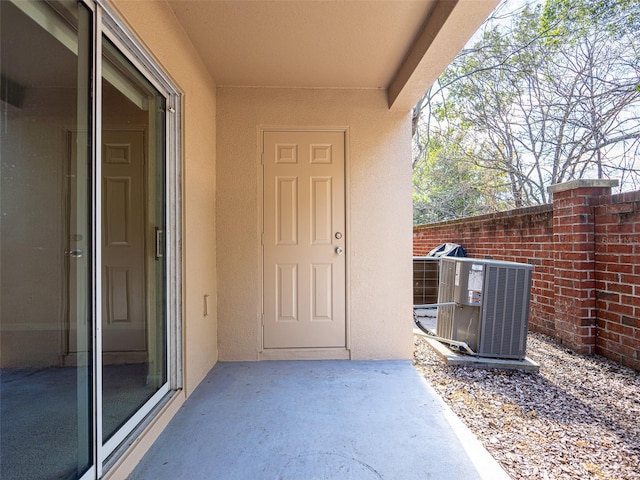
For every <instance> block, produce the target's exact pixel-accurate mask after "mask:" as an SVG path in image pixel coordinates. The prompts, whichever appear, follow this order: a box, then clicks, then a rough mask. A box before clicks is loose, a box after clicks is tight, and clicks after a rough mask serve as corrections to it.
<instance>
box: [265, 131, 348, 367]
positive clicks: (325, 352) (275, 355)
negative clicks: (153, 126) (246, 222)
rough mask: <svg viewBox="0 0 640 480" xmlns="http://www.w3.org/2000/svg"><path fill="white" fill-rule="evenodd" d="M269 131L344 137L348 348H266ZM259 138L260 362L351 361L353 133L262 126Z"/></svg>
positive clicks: (346, 323) (346, 325)
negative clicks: (266, 141) (265, 160)
mask: <svg viewBox="0 0 640 480" xmlns="http://www.w3.org/2000/svg"><path fill="white" fill-rule="evenodd" d="M267 132H337V133H342V134H343V135H344V210H345V212H344V213H345V232H344V233H345V292H344V303H345V312H344V314H345V348H268V349H265V348H264V335H263V315H264V242H263V238H262V237H263V234H264V206H265V205H264V166H263V160H262V158H263V151H264V134H265V133H267ZM256 136H257V142H256V145H257V147H258V148H257V149H256V155H257V161H256V165H257V167H256V168H257V170H258V190H259V191H258V212H259V213H258V231H257V235H258V242H259V247H260V268H259V272H260V292H259V305H258V309H257V315H256V317H257V319H256V321H257V326H258V328H257V342H258V343H257V345H258V360H350V359H351V315H350V312H351V295H350V293H351V282H350V272H351V255H350V251H351V242H350V238H351V235H350V232H351V208H350V206H351V175H350V161H349V160H350V148H349V144H350V130H349V127H348V126H300V125H294V126H290V125H259V126H258V127H257V129H256Z"/></svg>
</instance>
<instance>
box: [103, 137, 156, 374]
mask: <svg viewBox="0 0 640 480" xmlns="http://www.w3.org/2000/svg"><path fill="white" fill-rule="evenodd" d="M144 142H145V137H144V132H143V131H140V130H130V131H128V130H104V131H103V162H102V178H103V183H102V198H103V200H102V202H103V203H102V205H103V211H102V219H103V220H102V233H103V245H102V264H103V280H102V282H103V283H102V290H103V300H102V302H103V315H102V351H103V354H104V355H105V363H111V362H114V363H121V362H136V361H142V360H146V359H147V353H146V352H147V329H146V324H147V322H146V319H147V318H146V300H145V298H146V297H145V278H144V267H145V226H146V215H145V210H144V209H145V195H146V184H145V183H146V182H145V181H144V179H145V175H144V171H145V158H144V144H145V143H144Z"/></svg>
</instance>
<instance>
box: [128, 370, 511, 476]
mask: <svg viewBox="0 0 640 480" xmlns="http://www.w3.org/2000/svg"><path fill="white" fill-rule="evenodd" d="M508 478H509V477H508V476H507V475H506V473H505V472H504V470H502V468H501V467H500V466H499V465H498V464H497V462H496V461H495V460H494V459H493V458H492V457H491V456H490V455H489V454H488V453H487V451H486V450H485V449H484V448H483V447H482V446H481V444H480V443H479V442H478V440H477V439H476V438H475V437H474V436H473V435H472V434H471V432H470V431H469V430H468V429H467V428H466V427H465V426H464V425H463V424H462V423H461V421H460V420H459V419H458V418H457V417H456V416H455V415H454V414H453V413H452V412H451V410H449V408H448V407H447V406H446V405H445V404H444V403H443V402H442V400H441V399H440V397H438V395H437V394H436V393H435V392H434V390H433V389H432V388H431V387H430V386H429V385H428V384H427V383H426V381H425V380H424V379H423V378H422V377H421V376H420V375H419V374H418V372H417V371H416V370H415V369H414V368H413V366H412V364H411V362H409V361H300V362H294V361H281V362H267V361H265V362H239V363H218V364H217V365H216V366H215V367H214V368H213V369H212V370H211V372H209V374H208V375H207V377H206V378H205V379H204V381H203V382H202V383H201V384H200V386H199V387H198V388H197V389H196V390H195V391H194V392H193V394H192V395H191V397H190V398H189V399H188V400H187V401H186V402H185V404H184V405H183V406H182V408H181V409H180V411H179V412H178V413H177V414H176V416H175V417H174V418H173V420H172V421H171V422H170V424H169V425H168V427H167V428H166V429H165V431H164V432H163V433H162V435H161V436H160V438H159V439H158V440H157V441H156V443H155V444H154V445H153V446H152V448H151V449H150V450H149V451H148V452H147V454H146V455H145V456H144V458H143V459H142V461H141V462H140V464H139V465H138V466H137V467H136V469H135V470H134V471H133V473H132V474H131V476H130V477H129V479H130V480H152V479H153V480H164V479H190V480H193V479H207V480H213V479H216V480H217V479H220V480H236V479H237V480H262V479H281V480H285V479H292V480H294V479H295V480H311V479H340V480H343V479H344V480H351V479H353V480H369V479H372V480H373V479H399V480H400V479H402V480H404V479H407V480H408V479H411V480H413V479H416V480H418V479H437V480H446V479H452V480H459V479H465V480H473V479H487V480H489V479H490V480H501V479H508Z"/></svg>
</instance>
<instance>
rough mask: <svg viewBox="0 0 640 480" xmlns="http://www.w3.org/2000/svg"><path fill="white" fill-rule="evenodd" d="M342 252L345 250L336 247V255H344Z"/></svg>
mask: <svg viewBox="0 0 640 480" xmlns="http://www.w3.org/2000/svg"><path fill="white" fill-rule="evenodd" d="M342 251H343V250H342V247H336V253H337V254H338V255H342Z"/></svg>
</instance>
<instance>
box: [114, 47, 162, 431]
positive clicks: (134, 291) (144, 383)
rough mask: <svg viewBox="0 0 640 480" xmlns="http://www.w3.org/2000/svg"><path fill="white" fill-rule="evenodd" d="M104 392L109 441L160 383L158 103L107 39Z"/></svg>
mask: <svg viewBox="0 0 640 480" xmlns="http://www.w3.org/2000/svg"><path fill="white" fill-rule="evenodd" d="M102 70H103V78H102V89H103V93H102V98H103V102H102V141H103V145H102V156H103V157H102V215H103V221H102V270H103V273H102V275H103V276H102V281H103V289H102V290H103V296H102V298H103V321H102V360H103V368H102V393H103V406H102V412H103V418H102V422H103V425H102V428H103V441H107V440H108V439H109V438H110V437H111V436H112V435H113V434H114V433H115V432H116V431H117V430H118V429H119V428H120V427H121V426H123V425H124V424H125V422H126V421H127V420H128V419H129V418H131V416H132V415H133V414H134V413H135V412H136V411H137V410H138V409H139V408H140V407H141V406H142V405H143V404H144V403H145V402H146V401H147V400H149V398H150V397H151V396H152V395H153V394H154V393H155V392H157V391H158V389H159V388H160V387H161V386H162V385H164V384H165V383H166V379H167V378H166V377H167V375H166V345H165V343H166V342H165V338H166V325H165V308H164V300H165V267H164V257H163V253H164V228H165V227H164V175H165V170H164V152H165V148H164V143H165V132H164V125H165V121H164V117H165V99H164V97H163V96H162V95H161V94H160V93H159V92H158V91H157V90H156V89H155V88H154V87H153V86H152V85H151V84H150V83H149V82H148V81H147V80H146V79H145V78H144V77H143V76H142V75H141V74H140V73H139V72H138V71H137V70H136V68H135V67H134V66H133V65H132V64H131V63H130V62H129V61H128V60H127V59H125V58H124V56H122V55H121V54H120V53H119V52H118V51H117V49H116V48H115V47H114V46H113V45H112V44H111V43H110V42H109V41H108V40H106V39H104V40H103V59H102Z"/></svg>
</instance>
